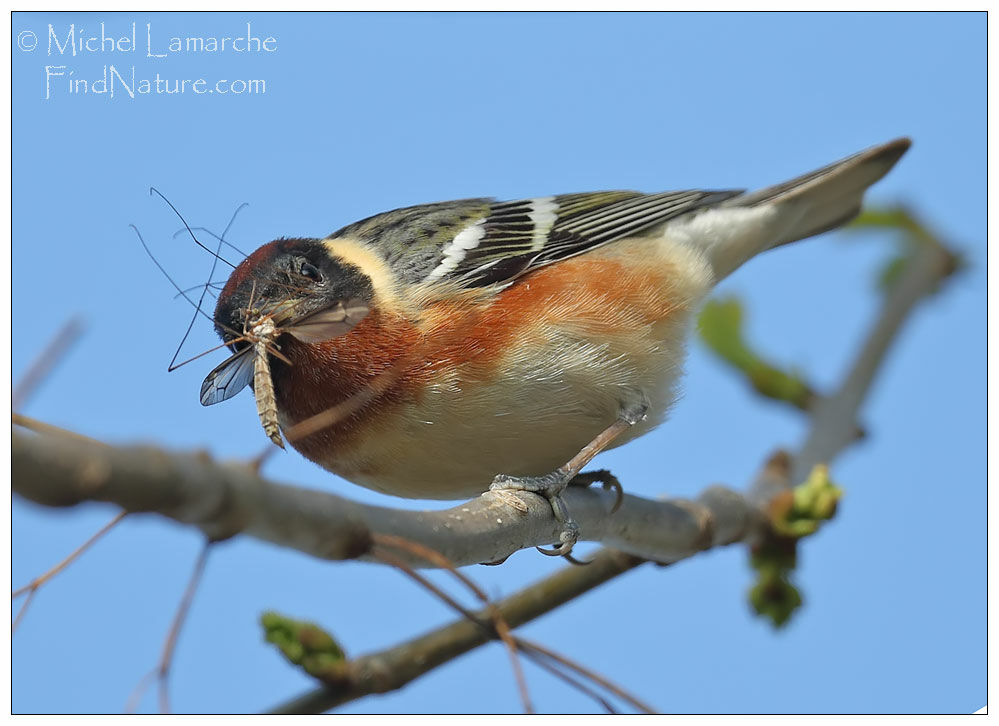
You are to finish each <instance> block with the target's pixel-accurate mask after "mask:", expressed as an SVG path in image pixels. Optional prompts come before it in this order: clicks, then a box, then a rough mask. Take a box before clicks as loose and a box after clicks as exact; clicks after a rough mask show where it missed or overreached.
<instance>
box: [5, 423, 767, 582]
mask: <svg viewBox="0 0 999 726" xmlns="http://www.w3.org/2000/svg"><path fill="white" fill-rule="evenodd" d="M11 479H12V485H13V489H14V491H15V492H17V493H18V494H20V495H21V496H23V497H26V498H27V499H31V500H33V501H35V502H38V503H40V504H45V505H48V506H57V507H65V506H72V505H76V504H79V503H81V502H85V501H100V502H109V503H112V504H116V505H118V506H119V507H121V508H122V509H124V510H125V511H127V512H155V513H157V514H161V515H163V516H165V517H169V518H171V519H174V520H176V521H178V522H182V523H185V524H190V525H194V526H196V527H198V528H200V529H201V530H202V531H203V532H204V533H205V535H206V536H208V537H209V538H210V539H215V540H217V539H225V538H228V537H232V536H234V535H237V534H244V535H249V536H251V537H256V538H257V539H261V540H265V541H267V542H271V543H273V544H277V545H280V546H282V547H289V548H292V549H296V550H299V551H301V552H305V553H307V554H310V555H313V556H315V557H319V558H321V559H327V560H342V559H351V558H356V557H366V556H367V555H366V553H367V552H368V550H369V548H370V542H371V540H372V536H373V535H376V534H390V535H395V536H398V537H403V538H406V539H408V540H411V541H413V542H417V543H419V544H422V545H425V546H426V547H429V548H431V549H433V550H436V551H437V552H439V553H440V554H442V555H444V556H445V557H446V558H448V559H449V560H450V561H451V562H452V563H454V564H455V565H459V566H460V565H469V564H474V563H478V562H495V561H498V560H502V559H504V558H505V557H507V556H509V555H510V554H512V553H514V552H516V551H517V550H520V549H524V548H526V547H533V546H536V545H545V544H550V543H551V542H554V541H557V539H558V533H559V528H560V525H559V523H558V522H556V521H555V518H554V516H553V515H552V510H551V507H550V506H549V505H548V503H547V502H546V501H545V500H543V499H541V498H540V497H538V496H536V495H534V494H529V493H515V494H514V493H507V492H503V493H490V492H487V493H485V494H482V495H481V496H479V497H477V498H476V499H473V500H471V501H468V502H466V503H464V504H460V505H458V506H456V507H452V508H451V509H446V510H443V511H406V510H398V509H388V508H385V507H375V506H369V505H364V504H359V503H357V502H353V501H351V500H348V499H344V498H342V497H338V496H336V495H334V494H329V493H326V492H320V491H314V490H310V489H304V488H301V487H296V486H291V485H287V484H278V483H275V482H271V481H268V480H266V479H264V478H262V477H260V476H258V475H257V474H256V473H255V472H254V471H253V470H252V469H251V468H250V467H247V466H245V465H240V464H219V463H217V462H215V461H213V460H212V459H210V458H209V457H208V456H207V455H205V454H183V453H170V452H166V451H164V450H162V449H159V448H155V447H148V446H128V447H110V446H105V445H102V444H98V443H91V442H88V441H85V440H79V439H75V438H71V437H68V436H60V435H57V434H31V433H25V432H20V431H15V432H14V434H13V440H12V445H11ZM614 499H615V497H614V494H612V493H611V492H608V491H605V490H603V489H599V488H583V487H571V488H570V489H569V491H568V492H567V493H566V501H567V504H568V506H569V508H570V509H571V511H572V513H573V516H574V517H576V519H577V520H578V522H579V524H580V529H581V531H582V533H583V537H584V539H586V540H589V541H598V542H602V543H603V544H604V545H606V546H608V547H612V548H614V549H618V550H621V551H624V552H627V553H629V554H632V555H635V556H639V557H643V558H646V559H651V560H655V561H658V562H674V561H676V560H678V559H681V558H683V557H687V556H689V555H691V554H693V553H695V552H698V551H700V550H703V549H706V548H708V547H712V546H715V545H721V544H728V543H731V542H735V541H739V540H742V539H745V538H746V537H748V536H751V535H752V534H753V532H754V531H757V530H758V529H759V528H760V527H762V526H763V525H764V522H765V519H764V517H763V515H762V514H761V513H760V511H759V510H758V508H757V507H756V506H755V505H754V504H753V503H751V502H750V501H748V500H747V499H746V498H745V497H743V496H742V495H740V494H738V493H737V492H734V491H731V490H729V489H725V488H724V487H719V486H715V487H710V488H709V489H707V490H706V491H705V492H704V493H703V494H701V495H700V496H699V497H698V498H697V499H696V500H687V499H671V500H665V501H652V500H649V499H642V498H640V497H635V496H629V495H625V497H624V501H623V503H622V506H621V508H620V509H619V510H618V511H617V512H615V513H614V514H613V515H612V516H610V515H609V513H610V510H611V507H612V506H613V504H614ZM407 558H408V559H409V560H410V561H411V562H413V564H417V565H420V566H428V565H429V563H426V562H422V561H418V560H413V556H412V555H409V556H408V557H407Z"/></svg>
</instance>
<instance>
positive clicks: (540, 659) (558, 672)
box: [523, 648, 618, 714]
mask: <svg viewBox="0 0 999 726" xmlns="http://www.w3.org/2000/svg"><path fill="white" fill-rule="evenodd" d="M523 653H524V655H525V656H527V657H528V658H530V659H531V662H532V663H534V665H536V666H538V667H539V668H543V669H544V670H546V671H548V672H549V673H551V674H552V675H553V676H555V677H556V678H559V679H561V680H563V681H565V682H566V683H568V684H569V685H570V686H572V687H573V688H575V689H576V690H577V691H579V692H580V693H582V694H583V695H585V696H589V697H590V698H591V699H593V700H594V701H596V702H597V703H598V704H600V706H601V708H603V709H604V710H605V711H606V712H607V713H612V714H616V713H618V711H617V709H615V708H614V706H613V705H612V704H611V703H610V701H608V700H607V699H606V698H604V697H603V696H601V695H600V694H599V693H597V692H596V691H595V690H594V689H592V688H590V687H589V686H588V685H587V684H586V683H584V682H583V681H581V680H579V679H577V678H575V677H573V676H570V675H569V674H568V673H566V672H565V671H564V670H562V669H561V668H560V667H559V666H558V664H557V663H555V662H553V661H550V660H548V659H547V658H545V657H544V656H543V655H542V654H541V653H536V652H534V651H532V650H530V649H529V648H528V649H525V650H524V651H523Z"/></svg>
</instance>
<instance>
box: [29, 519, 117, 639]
mask: <svg viewBox="0 0 999 726" xmlns="http://www.w3.org/2000/svg"><path fill="white" fill-rule="evenodd" d="M126 514H128V512H119V513H118V514H116V515H115V516H114V518H112V519H111V521H110V522H108V523H107V524H105V525H104V526H103V527H101V528H100V529H99V530H97V531H96V532H95V533H94V534H93V535H91V536H90V538H89V539H88V540H87V541H86V542H84V543H83V544H82V545H80V546H79V547H77V548H76V549H75V550H73V551H72V552H71V553H70V554H69V556H68V557H66V558H65V559H64V560H62V562H60V563H58V564H57V565H56V566H55V567H53V568H52V569H51V570H49V571H48V572H46V573H45V574H43V575H39V576H38V577H36V578H35V579H34V580H32V581H31V582H29V583H28V584H27V585H25V586H24V587H19V588H18V589H16V590H14V591H13V592H12V593H11V594H10V597H11V599H12V600H13V599H14V598H16V597H18V596H19V595H23V594H24V593H28V597H27V599H26V600H25V601H24V604H23V605H22V606H21V609H20V611H18V613H17V617H16V618H15V619H14V622H13V623H12V624H11V632H14V631H15V630H17V626H18V624H19V623H20V622H21V618H23V617H24V613H25V612H26V611H27V609H28V604H29V603H30V602H31V601H32V600H33V599H34V597H35V593H37V592H38V589H39V588H40V587H41V586H42V585H44V584H45V583H46V582H48V581H49V580H51V579H52V578H53V577H55V576H56V575H58V574H59V573H60V572H62V571H63V570H64V569H66V567H68V566H69V565H70V563H71V562H73V561H74V560H75V559H76V558H78V557H79V556H80V555H82V554H83V553H84V552H86V551H87V549H88V548H89V547H90V546H91V545H92V544H94V543H95V542H96V541H97V540H99V539H100V538H101V537H103V536H104V535H105V534H107V533H108V532H109V531H110V530H111V528H112V527H114V526H115V525H116V524H118V522H120V521H121V520H122V519H124V518H125V515H126Z"/></svg>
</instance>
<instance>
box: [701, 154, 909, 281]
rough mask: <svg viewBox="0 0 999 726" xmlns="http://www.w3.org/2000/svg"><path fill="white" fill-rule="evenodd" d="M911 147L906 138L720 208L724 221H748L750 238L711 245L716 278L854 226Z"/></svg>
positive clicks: (732, 238) (733, 238) (728, 238)
mask: <svg viewBox="0 0 999 726" xmlns="http://www.w3.org/2000/svg"><path fill="white" fill-rule="evenodd" d="M911 143H912V142H911V141H910V140H909V139H906V138H901V139H895V140H894V141H889V142H888V143H887V144H882V145H881V146H875V147H873V148H870V149H866V150H865V151H861V152H860V153H858V154H854V155H853V156H849V157H847V158H845V159H843V160H841V161H837V162H835V163H833V164H830V165H829V166H825V167H822V168H821V169H818V170H816V171H813V172H812V173H810V174H805V175H804V176H800V177H798V178H797V179H792V180H791V181H787V182H784V183H783V184H778V185H776V186H772V187H767V188H766V189H760V190H759V191H755V192H749V193H747V194H741V195H739V196H737V197H733V198H732V199H729V200H728V201H726V202H723V203H722V204H720V205H718V207H716V208H715V209H716V210H717V211H718V213H719V215H721V216H729V215H731V220H730V221H731V222H736V218H739V217H742V218H744V219H743V220H742V221H743V222H744V224H745V234H743V235H722V236H721V237H720V238H718V239H717V240H716V241H714V242H709V243H708V244H707V245H706V248H707V249H706V250H705V251H706V252H707V253H708V256H709V258H710V259H711V263H712V266H713V267H714V269H715V274H716V276H717V278H718V279H721V278H723V277H725V276H727V275H728V274H729V273H731V272H732V271H733V270H734V269H736V268H737V267H739V265H741V264H742V263H743V262H745V261H746V260H748V259H749V258H751V257H753V256H754V255H756V254H757V253H759V252H762V251H764V250H766V249H770V248H772V247H778V246H780V245H784V244H788V243H790V242H795V241H797V240H800V239H804V238H806V237H812V236H813V235H817V234H820V233H822V232H827V231H829V230H831V229H835V228H836V227H839V226H841V225H844V224H846V223H847V222H849V221H850V220H851V219H853V218H854V217H856V216H857V215H858V214H859V213H860V205H861V202H862V201H863V197H864V192H865V191H867V188H868V187H869V186H871V185H872V184H874V182H876V181H878V180H879V179H880V178H881V177H883V176H884V175H885V174H887V173H888V172H889V171H890V170H891V168H892V167H893V166H894V165H895V163H896V162H897V161H898V160H899V159H900V158H901V157H902V154H904V153H905V152H906V151H907V150H908V148H909V146H910V145H911ZM718 221H719V222H721V219H719V220H718ZM705 241H707V240H705Z"/></svg>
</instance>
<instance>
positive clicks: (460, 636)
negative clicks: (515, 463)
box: [273, 550, 644, 713]
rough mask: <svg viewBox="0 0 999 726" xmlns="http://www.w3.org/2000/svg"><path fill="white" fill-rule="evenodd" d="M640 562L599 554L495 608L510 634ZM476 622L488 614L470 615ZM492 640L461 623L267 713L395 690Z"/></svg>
mask: <svg viewBox="0 0 999 726" xmlns="http://www.w3.org/2000/svg"><path fill="white" fill-rule="evenodd" d="M643 562H644V560H642V559H640V558H637V557H631V556H629V555H626V554H624V553H622V552H615V551H613V550H602V551H600V552H599V553H597V555H596V556H595V557H594V559H593V562H592V564H590V565H587V566H586V567H564V568H562V569H561V570H559V571H558V572H556V573H554V574H552V575H550V576H549V577H546V578H545V579H543V580H541V581H539V582H536V583H534V584H533V585H530V586H528V587H527V588H525V589H523V590H521V591H520V592H517V593H514V594H513V595H510V596H508V597H506V598H503V599H502V600H500V601H498V602H497V603H496V604H495V607H496V608H497V609H498V610H499V612H500V613H501V614H502V616H503V619H504V620H505V621H506V622H507V623H508V624H509V625H510V626H511V627H513V628H516V627H518V626H520V625H523V624H524V623H526V622H529V621H531V620H534V619H535V618H538V617H540V616H541V615H544V614H545V613H547V612H551V611H552V610H554V609H556V608H558V607H559V606H560V605H562V604H564V603H566V602H568V601H570V600H572V599H574V598H576V597H578V596H579V595H581V594H583V593H584V592H588V591H590V590H592V589H593V588H595V587H597V586H599V585H601V584H603V583H604V582H607V581H608V580H611V579H613V578H614V577H617V576H618V575H620V574H622V573H624V572H627V571H629V570H631V569H633V568H635V567H637V566H638V565H640V564H642V563H643ZM475 615H476V617H477V618H478V619H479V621H484V620H487V619H488V618H489V614H488V612H484V611H479V612H478V613H475ZM493 637H495V636H494V635H493V634H492V633H489V632H486V631H485V630H484V629H483V628H482V626H481V625H480V624H477V623H473V622H470V621H469V620H468V619H467V618H465V617H462V618H461V619H460V620H457V621H455V622H453V623H450V624H448V625H445V626H443V627H441V628H438V629H436V630H433V631H431V632H429V633H426V634H425V635H422V636H419V637H417V638H414V639H413V640H410V641H407V642H405V643H401V644H399V645H396V646H394V647H392V648H389V649H387V650H383V651H381V652H378V653H372V654H370V655H367V656H361V657H360V658H356V659H354V660H353V661H352V669H351V671H352V673H353V674H354V677H353V678H352V679H351V680H350V682H349V683H347V684H346V685H344V686H340V687H337V686H323V687H321V688H318V689H316V690H313V691H311V692H309V693H306V694H303V695H302V696H300V697H299V698H295V699H293V700H291V701H288V702H287V703H284V704H281V705H280V706H277V707H276V708H275V709H274V711H273V713H323V712H325V711H328V710H330V709H331V708H334V707H336V706H338V705H340V704H342V703H347V702H349V701H355V700H357V699H359V698H363V697H364V696H367V695H370V694H372V693H384V692H386V691H390V690H395V689H397V688H401V687H402V686H404V685H406V684H407V683H410V682H412V681H413V680H415V679H416V678H419V677H420V676H421V675H423V674H425V673H427V672H429V671H432V670H433V669H435V668H436V667H437V666H439V665H441V664H443V663H446V662H448V661H450V660H452V659H454V658H456V657H458V656H459V655H461V654H463V653H467V652H468V651H470V650H472V649H474V648H477V647H478V646H480V645H483V644H485V643H488V642H489V641H490V640H492V639H493Z"/></svg>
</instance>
